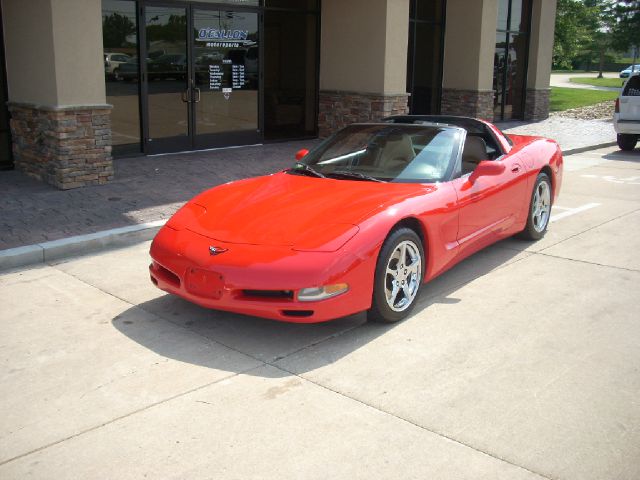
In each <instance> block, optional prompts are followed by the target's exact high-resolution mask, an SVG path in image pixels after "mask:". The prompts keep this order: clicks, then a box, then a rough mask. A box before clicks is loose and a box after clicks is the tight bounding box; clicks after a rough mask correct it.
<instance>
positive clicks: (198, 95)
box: [193, 87, 200, 103]
mask: <svg viewBox="0 0 640 480" xmlns="http://www.w3.org/2000/svg"><path fill="white" fill-rule="evenodd" d="M193 90H194V91H195V92H196V98H195V100H194V101H193V103H199V102H200V89H199V88H198V87H193Z"/></svg>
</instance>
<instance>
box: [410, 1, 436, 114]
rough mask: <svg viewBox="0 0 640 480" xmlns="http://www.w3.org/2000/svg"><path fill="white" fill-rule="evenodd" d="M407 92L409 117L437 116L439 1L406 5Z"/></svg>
mask: <svg viewBox="0 0 640 480" xmlns="http://www.w3.org/2000/svg"><path fill="white" fill-rule="evenodd" d="M410 7H411V9H410V12H411V16H410V21H409V49H408V52H407V91H408V92H410V93H411V96H410V97H409V111H410V113H412V114H433V113H438V109H439V105H440V94H441V84H442V70H441V68H442V51H443V48H442V22H443V10H444V6H443V2H442V0H435V1H434V0H412V1H411V3H410Z"/></svg>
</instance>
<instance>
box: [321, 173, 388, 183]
mask: <svg viewBox="0 0 640 480" xmlns="http://www.w3.org/2000/svg"><path fill="white" fill-rule="evenodd" d="M334 175H335V176H338V177H347V178H357V179H359V180H368V181H370V182H381V183H387V182H386V181H385V180H380V179H379V178H376V177H372V176H371V175H365V174H364V173H360V172H353V171H350V170H334V171H333V172H331V173H330V174H329V175H327V176H331V177H332V176H334Z"/></svg>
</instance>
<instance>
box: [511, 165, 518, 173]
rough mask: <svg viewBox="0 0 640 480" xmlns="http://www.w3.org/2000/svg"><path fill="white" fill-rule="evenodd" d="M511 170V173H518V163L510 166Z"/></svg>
mask: <svg viewBox="0 0 640 480" xmlns="http://www.w3.org/2000/svg"><path fill="white" fill-rule="evenodd" d="M511 171H512V172H513V173H518V172H519V171H520V165H516V166H514V167H511Z"/></svg>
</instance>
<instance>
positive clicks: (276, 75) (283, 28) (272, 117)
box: [264, 10, 317, 139]
mask: <svg viewBox="0 0 640 480" xmlns="http://www.w3.org/2000/svg"><path fill="white" fill-rule="evenodd" d="M264 18H265V20H264V24H265V43H266V44H267V45H269V48H268V49H266V51H265V80H264V89H265V92H264V95H265V99H264V109H265V136H266V138H267V139H277V138H296V137H305V136H311V135H315V132H316V117H317V112H316V90H317V86H316V77H317V41H316V38H317V35H316V32H317V28H316V16H315V15H307V14H304V13H296V12H284V11H270V10H267V11H266V12H265V17H264Z"/></svg>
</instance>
